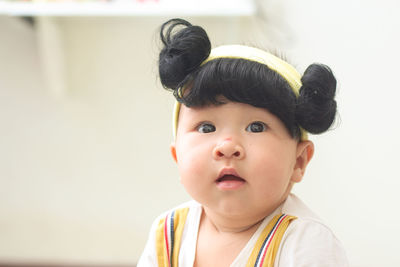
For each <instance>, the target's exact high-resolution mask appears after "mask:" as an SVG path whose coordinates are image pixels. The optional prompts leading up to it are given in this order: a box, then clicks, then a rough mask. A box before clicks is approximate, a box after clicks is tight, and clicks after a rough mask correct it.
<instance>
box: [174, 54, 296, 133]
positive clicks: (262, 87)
mask: <svg viewBox="0 0 400 267" xmlns="http://www.w3.org/2000/svg"><path fill="white" fill-rule="evenodd" d="M187 84H188V85H187V86H186V88H187V91H184V92H183V96H179V95H177V94H175V97H176V98H177V100H178V101H179V102H181V103H182V104H184V105H185V106H188V107H202V106H207V105H221V104H224V100H223V99H224V98H225V99H227V100H228V101H232V102H238V103H244V104H249V105H252V106H254V107H258V108H264V109H266V110H268V111H269V112H271V113H272V114H274V115H275V116H277V117H278V118H279V119H280V120H281V121H282V122H283V123H284V124H285V126H286V128H287V129H288V131H289V133H290V135H291V136H292V137H298V135H299V127H298V126H297V125H295V109H296V95H295V94H294V92H293V90H292V89H291V87H290V86H289V84H288V82H287V81H286V80H285V79H284V78H283V77H281V76H280V75H279V74H278V73H276V72H275V71H273V70H271V69H270V68H268V67H267V66H266V65H264V64H261V63H258V62H254V61H249V60H245V59H236V58H220V59H215V60H212V61H209V62H207V63H206V64H204V65H203V66H202V67H201V68H199V70H198V71H196V72H195V73H193V74H192V75H191V77H190V78H189V82H188V83H187Z"/></svg>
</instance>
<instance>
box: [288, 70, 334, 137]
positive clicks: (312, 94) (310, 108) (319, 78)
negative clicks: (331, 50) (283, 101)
mask: <svg viewBox="0 0 400 267" xmlns="http://www.w3.org/2000/svg"><path fill="white" fill-rule="evenodd" d="M301 82H302V84H303V85H302V87H301V88H300V95H299V98H298V99H297V106H296V120H297V123H298V124H299V126H301V127H302V128H303V129H305V130H306V131H308V132H310V133H312V134H319V133H323V132H325V131H326V130H328V129H329V127H330V126H331V125H332V123H333V121H334V119H335V115H336V101H335V99H334V98H335V93H336V79H335V76H334V75H333V73H332V71H331V69H330V68H329V67H328V66H326V65H323V64H312V65H310V66H309V67H308V68H307V69H306V71H305V72H304V75H303V77H302V78H301Z"/></svg>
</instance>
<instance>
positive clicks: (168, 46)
mask: <svg viewBox="0 0 400 267" xmlns="http://www.w3.org/2000/svg"><path fill="white" fill-rule="evenodd" d="M160 34H161V41H162V43H163V45H164V47H163V49H162V50H161V52H160V57H159V73H160V79H161V83H162V85H163V86H164V87H165V88H167V89H170V90H172V91H173V93H174V96H175V98H176V100H177V102H176V104H175V109H174V112H175V113H174V138H175V140H174V143H173V144H172V145H171V154H172V157H173V159H174V160H175V161H176V163H177V166H178V170H179V174H180V179H181V183H182V184H183V186H184V188H185V189H186V191H187V192H188V193H189V194H190V196H192V198H193V200H192V201H190V202H188V203H185V204H183V205H181V206H179V207H177V208H174V209H172V210H171V211H168V212H166V213H165V214H163V215H161V216H160V217H159V218H158V219H156V221H155V222H154V223H153V226H152V228H151V232H150V236H149V240H148V242H147V244H146V247H145V249H144V252H143V254H142V256H141V258H140V260H139V263H138V266H139V267H147V266H173V267H176V266H183V267H186V266H196V267H210V266H217V267H225V266H231V267H244V266H269V267H273V266H275V267H277V266H285V267H289V266H290V267H300V266H318V267H321V266H332V267H340V266H347V260H346V256H345V253H344V251H343V248H342V246H341V244H340V242H339V241H338V240H337V239H336V237H335V236H334V234H333V233H332V231H331V230H330V229H329V228H328V227H327V226H326V225H325V224H324V223H323V222H322V221H321V220H320V219H319V218H318V217H317V216H316V215H314V214H313V213H312V212H311V211H310V210H309V209H308V208H307V207H306V206H305V204H304V203H303V202H302V201H301V200H300V199H299V198H298V197H296V196H295V195H294V194H291V189H292V187H293V185H294V184H295V183H298V182H300V181H301V180H302V178H303V175H304V172H305V170H306V167H307V165H308V163H309V162H310V160H311V158H312V156H313V152H314V145H313V143H312V142H311V141H310V140H308V133H312V134H319V133H322V132H324V131H326V130H328V128H329V127H330V126H331V124H332V122H333V121H334V118H335V114H336V102H335V100H334V96H335V91H336V80H335V77H334V76H333V74H332V72H331V70H330V69H329V68H328V67H327V66H325V65H321V64H312V65H310V66H309V67H308V68H307V69H306V71H305V73H304V75H303V76H301V75H300V74H299V73H298V72H297V71H296V70H295V69H294V68H293V67H292V66H291V65H290V64H288V63H287V62H285V61H283V60H281V59H280V58H278V57H276V56H274V55H271V54H269V53H268V52H266V51H263V50H260V49H257V48H252V47H248V46H241V45H228V46H220V47H217V48H214V49H211V44H210V41H209V38H208V36H207V33H206V32H205V31H204V29H202V28H201V27H199V26H193V25H191V24H190V23H189V22H187V21H185V20H182V19H172V20H169V21H167V22H166V23H164V24H163V25H162V27H161V33H160Z"/></svg>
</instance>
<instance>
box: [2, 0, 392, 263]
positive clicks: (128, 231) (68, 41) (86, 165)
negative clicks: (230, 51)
mask: <svg viewBox="0 0 400 267" xmlns="http://www.w3.org/2000/svg"><path fill="white" fill-rule="evenodd" d="M399 9H400V2H398V1H395V0H381V1H377V0H375V1H372V0H364V1H361V0H358V1H357V0H338V1H330V2H327V1H317V0H304V1H296V0H280V1H278V0H270V1H264V2H263V4H262V5H261V7H260V8H258V15H257V16H254V17H238V16H235V17H218V16H212V17H210V16H208V17H202V16H197V17H184V18H186V19H188V20H189V21H191V22H192V23H193V24H198V25H201V26H203V27H204V28H205V29H206V31H207V32H208V33H209V36H210V39H211V41H212V43H213V46H216V45H219V44H229V43H244V44H254V45H257V46H267V47H270V48H273V49H274V50H278V51H280V52H281V54H284V55H286V57H287V58H288V59H289V61H290V62H292V63H293V64H294V65H295V66H296V67H297V68H298V69H299V70H300V71H304V69H305V68H306V67H307V66H308V65H309V64H311V63H313V62H322V63H325V64H327V65H329V66H330V67H331V68H332V69H333V70H334V72H335V74H336V77H337V79H338V81H339V89H338V94H337V100H338V106H339V113H340V120H339V123H337V125H336V129H335V130H333V131H331V132H328V133H327V134H325V135H322V136H317V137H312V140H314V142H315V144H316V153H315V158H314V159H313V161H312V163H311V165H310V167H309V169H308V172H307V175H306V177H305V179H304V181H303V182H302V183H301V184H299V185H297V186H296V188H295V189H294V191H295V192H296V193H297V194H298V195H299V196H300V197H301V198H302V199H303V200H304V201H305V202H306V203H307V204H308V205H309V206H310V207H311V208H312V209H313V210H314V211H316V213H318V214H319V215H320V216H321V217H322V218H323V219H324V220H325V221H326V222H327V223H328V225H330V226H331V227H332V229H333V230H334V231H335V233H336V234H337V236H338V238H339V239H340V240H341V241H342V242H343V245H344V246H345V248H346V250H347V253H348V257H349V260H350V263H351V266H354V267H361V266H363V267H372V266H388V267H395V266H400V256H399V254H398V252H397V251H398V248H399V245H398V239H399V238H400V230H399V227H398V226H399V225H400V215H399V214H398V212H396V210H397V208H396V206H397V204H398V203H400V195H399V194H398V188H399V186H400V179H399V178H400V177H399V174H398V171H397V167H398V165H399V164H398V160H399V155H398V154H399V151H400V139H399V136H400V125H399V123H398V121H399V120H398V118H397V116H398V114H399V111H398V107H399V99H400V88H399V82H398V76H399V74H398V69H399V66H398V64H399V62H400V53H399V51H398V47H400V35H399V29H400V17H399V16H398V14H397V13H398V10H399ZM260 13H261V14H262V15H260ZM168 18H169V17H165V16H153V17H144V16H140V17H135V16H131V17H85V16H82V17H58V18H52V19H51V21H52V23H53V24H54V25H56V27H57V29H58V30H59V33H60V39H59V40H60V41H61V42H60V44H59V48H60V49H61V51H62V56H63V60H64V62H63V63H64V64H63V65H62V67H63V68H64V72H63V73H64V74H65V77H64V78H65V80H64V81H65V83H66V84H65V87H63V86H61V88H64V89H65V90H61V91H55V90H52V89H51V88H49V86H48V83H49V79H50V80H51V77H50V78H49V77H46V76H45V73H49V70H48V69H47V72H46V70H44V69H45V62H44V58H46V57H45V55H44V53H45V52H44V51H43V50H41V48H43V47H42V46H41V45H42V44H41V41H42V39H40V30H39V28H40V27H41V20H45V19H46V18H39V19H37V20H36V23H35V24H34V25H33V26H32V25H30V24H29V23H27V22H26V21H23V20H21V19H20V18H18V17H10V16H5V15H4V16H0V136H1V138H0V262H58V263H93V264H100V263H109V264H132V263H134V262H136V260H137V259H138V257H139V255H140V253H141V251H142V249H143V246H144V243H145V241H146V238H147V234H148V230H149V227H150V225H151V222H152V221H153V219H154V218H155V217H156V216H157V215H158V214H159V213H160V212H162V211H164V210H166V209H169V208H171V207H173V206H175V205H177V204H179V203H181V202H183V201H186V200H187V199H188V198H189V197H188V196H187V195H186V193H185V192H184V190H183V188H182V187H181V185H180V184H179V180H178V174H177V170H176V168H175V166H174V163H173V161H172V159H171V157H170V155H169V145H170V142H171V140H172V135H171V110H172V103H173V98H172V96H171V95H170V94H169V93H168V92H166V91H164V90H163V89H161V86H160V85H159V81H158V78H157V64H156V63H157V57H158V50H159V45H158V42H157V41H158V27H159V26H160V25H161V23H162V22H164V21H165V20H167V19H168ZM61 61H62V60H61ZM50 72H51V70H50ZM57 81H58V82H62V80H56V82H57ZM53 82H54V81H53Z"/></svg>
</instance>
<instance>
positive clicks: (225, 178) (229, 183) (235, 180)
mask: <svg viewBox="0 0 400 267" xmlns="http://www.w3.org/2000/svg"><path fill="white" fill-rule="evenodd" d="M215 183H216V185H217V188H219V189H220V190H222V191H232V190H237V189H239V188H241V187H242V186H243V185H244V184H245V183H246V180H245V179H243V178H242V177H240V176H239V174H238V173H237V172H236V171H235V169H233V168H224V169H222V170H221V172H220V173H219V175H218V178H217V179H216V180H215Z"/></svg>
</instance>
